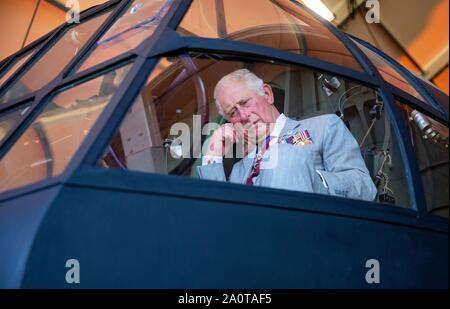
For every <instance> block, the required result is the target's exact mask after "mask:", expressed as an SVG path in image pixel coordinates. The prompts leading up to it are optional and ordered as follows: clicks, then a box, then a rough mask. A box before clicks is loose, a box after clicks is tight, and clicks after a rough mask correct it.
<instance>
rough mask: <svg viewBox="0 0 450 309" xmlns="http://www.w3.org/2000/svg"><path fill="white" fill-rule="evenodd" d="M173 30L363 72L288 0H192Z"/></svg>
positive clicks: (338, 43)
mask: <svg viewBox="0 0 450 309" xmlns="http://www.w3.org/2000/svg"><path fill="white" fill-rule="evenodd" d="M177 31H178V32H179V33H180V34H183V35H189V36H200V37H206V38H221V39H229V40H235V41H242V42H247V43H253V44H258V45H264V46H268V47H273V48H279V49H283V50H285V51H289V52H293V53H298V54H302V55H306V56H310V57H314V58H318V59H320V60H324V61H327V62H331V63H334V64H338V65H341V66H345V67H348V68H351V69H354V70H358V71H363V69H362V68H361V67H360V65H359V64H358V63H357V61H356V60H355V59H354V57H353V56H352V55H351V53H350V52H349V51H348V49H347V48H346V47H345V46H344V45H343V44H342V42H341V41H340V40H339V39H338V38H337V37H336V36H335V35H334V34H332V33H331V32H330V31H329V30H328V29H327V28H326V27H325V26H324V25H323V24H322V23H321V22H319V21H317V20H316V19H315V18H313V17H312V16H311V15H310V14H309V13H307V12H306V11H304V10H303V9H302V8H301V7H299V6H298V5H295V4H293V3H292V2H290V1H289V0H276V1H275V0H274V1H269V0H247V1H240V0H225V1H223V0H218V1H210V0H194V1H193V3H192V4H191V7H190V8H189V11H188V12H187V13H186V15H185V17H184V18H183V20H182V22H181V24H180V26H179V27H178V30H177Z"/></svg>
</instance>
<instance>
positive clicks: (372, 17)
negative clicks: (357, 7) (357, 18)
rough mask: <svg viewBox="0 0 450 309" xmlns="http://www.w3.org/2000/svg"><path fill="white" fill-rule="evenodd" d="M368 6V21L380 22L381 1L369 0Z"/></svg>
mask: <svg viewBox="0 0 450 309" xmlns="http://www.w3.org/2000/svg"><path fill="white" fill-rule="evenodd" d="M366 8H368V10H367V13H366V22H367V23H369V24H373V23H375V24H379V23H380V2H379V1H378V0H367V1H366Z"/></svg>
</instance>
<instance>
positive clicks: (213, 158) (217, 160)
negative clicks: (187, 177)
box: [202, 156, 223, 165]
mask: <svg viewBox="0 0 450 309" xmlns="http://www.w3.org/2000/svg"><path fill="white" fill-rule="evenodd" d="M222 162H223V157H219V156H203V158H202V165H208V164H214V163H222Z"/></svg>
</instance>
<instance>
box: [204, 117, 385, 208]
mask: <svg viewBox="0 0 450 309" xmlns="http://www.w3.org/2000/svg"><path fill="white" fill-rule="evenodd" d="M299 130H307V131H308V133H309V135H310V136H311V139H312V144H305V145H303V146H300V145H291V144H282V143H278V144H276V145H273V146H270V147H269V149H268V151H266V153H265V154H264V156H263V161H262V164H261V172H260V175H259V176H258V177H257V178H256V179H255V180H254V185H255V186H265V187H271V188H278V189H285V190H295V191H304V192H315V193H322V194H330V195H336V196H342V197H348V198H355V199H363V200H369V201H373V200H374V199H375V196H376V194H377V189H376V187H375V185H374V183H373V182H372V179H371V178H370V175H369V172H368V170H367V168H366V165H365V163H364V160H363V159H362V156H361V152H360V149H359V146H358V143H357V142H356V140H355V138H354V137H353V135H352V134H351V133H350V132H349V130H348V129H347V127H346V126H345V124H344V123H343V122H342V120H341V119H339V117H337V116H336V115H334V114H329V115H322V116H318V117H314V118H309V119H305V120H301V121H295V120H292V119H289V118H287V119H286V123H285V126H284V128H283V129H282V131H281V133H280V136H283V135H286V134H287V136H289V135H291V134H292V133H291V132H297V131H299ZM253 161H254V158H253V157H249V156H246V157H244V158H243V159H242V160H241V161H239V162H237V163H236V164H235V165H234V166H233V170H232V172H231V175H230V178H229V181H230V182H233V183H241V184H245V182H246V180H247V178H248V176H249V175H250V173H251V171H252V165H253ZM317 171H319V172H320V174H321V175H322V176H323V177H324V179H325V182H326V185H327V187H328V188H326V187H325V185H324V184H323V182H322V179H321V177H320V176H319V174H318V173H317ZM198 174H199V177H200V178H202V179H210V180H218V181H226V177H225V173H224V169H223V164H222V163H215V164H209V165H204V166H199V167H198Z"/></svg>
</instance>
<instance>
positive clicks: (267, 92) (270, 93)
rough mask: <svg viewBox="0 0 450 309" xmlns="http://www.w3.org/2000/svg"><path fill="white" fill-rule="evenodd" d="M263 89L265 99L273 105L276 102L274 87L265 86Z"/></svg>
mask: <svg viewBox="0 0 450 309" xmlns="http://www.w3.org/2000/svg"><path fill="white" fill-rule="evenodd" d="M263 89H264V98H266V100H267V102H269V104H270V105H272V104H273V103H274V102H275V99H274V97H273V91H272V87H271V86H270V85H269V84H264V85H263Z"/></svg>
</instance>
